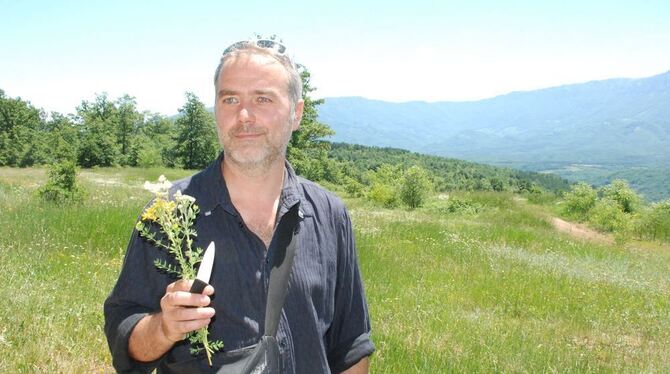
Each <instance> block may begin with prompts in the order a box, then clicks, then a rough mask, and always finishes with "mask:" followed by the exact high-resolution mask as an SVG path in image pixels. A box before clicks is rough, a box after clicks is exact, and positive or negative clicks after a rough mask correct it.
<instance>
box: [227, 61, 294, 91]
mask: <svg viewBox="0 0 670 374" xmlns="http://www.w3.org/2000/svg"><path fill="white" fill-rule="evenodd" d="M288 80H289V74H288V72H287V71H286V69H285V68H284V66H283V65H282V64H281V63H280V62H278V61H277V60H276V59H274V58H272V57H271V56H266V55H262V54H257V53H253V54H252V53H238V54H236V55H234V56H230V57H229V58H227V59H226V60H225V61H224V63H223V67H222V70H221V74H220V75H219V89H224V88H231V87H226V86H228V85H229V84H233V83H234V82H240V81H246V82H251V81H253V82H256V83H258V84H261V85H263V86H268V87H271V86H273V85H274V84H276V83H281V84H282V85H284V84H285V85H288Z"/></svg>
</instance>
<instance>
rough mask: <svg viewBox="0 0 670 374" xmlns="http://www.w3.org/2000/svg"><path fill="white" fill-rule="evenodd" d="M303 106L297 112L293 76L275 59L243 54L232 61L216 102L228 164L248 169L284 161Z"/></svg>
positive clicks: (221, 79)
mask: <svg viewBox="0 0 670 374" xmlns="http://www.w3.org/2000/svg"><path fill="white" fill-rule="evenodd" d="M302 107H303V102H302V101H300V102H299V103H297V104H296V106H295V110H294V111H291V103H290V100H289V97H288V73H287V72H286V70H285V69H284V67H283V66H282V65H281V64H280V63H279V62H277V61H275V60H274V59H273V58H271V57H269V56H264V55H258V54H249V53H242V54H239V55H237V56H235V57H232V58H231V59H229V60H228V61H226V62H225V64H224V66H223V69H222V71H221V74H220V76H219V80H218V82H217V91H216V104H215V114H216V123H217V129H218V134H219V142H220V143H221V145H222V146H223V150H224V152H225V155H226V160H227V161H230V162H232V163H234V164H236V165H237V166H239V167H242V168H245V169H255V168H257V167H259V166H260V167H262V166H269V165H271V164H272V163H274V162H277V161H278V160H282V161H283V159H284V156H285V152H286V146H287V144H288V142H289V140H290V139H291V133H292V132H293V131H294V130H297V129H298V126H299V124H300V118H301V115H302Z"/></svg>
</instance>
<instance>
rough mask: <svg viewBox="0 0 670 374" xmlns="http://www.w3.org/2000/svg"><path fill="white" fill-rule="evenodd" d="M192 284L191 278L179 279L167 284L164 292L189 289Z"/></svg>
mask: <svg viewBox="0 0 670 374" xmlns="http://www.w3.org/2000/svg"><path fill="white" fill-rule="evenodd" d="M192 285H193V281H192V280H187V279H180V280H178V281H176V282H172V283H170V284H168V286H167V288H166V289H165V293H170V292H177V291H188V290H190V289H191V286H192Z"/></svg>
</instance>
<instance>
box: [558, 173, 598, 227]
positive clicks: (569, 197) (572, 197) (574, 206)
mask: <svg viewBox="0 0 670 374" xmlns="http://www.w3.org/2000/svg"><path fill="white" fill-rule="evenodd" d="M597 198H598V194H597V193H596V190H594V189H593V187H591V186H590V185H588V184H586V183H584V182H580V183H577V184H575V185H573V186H572V187H571V188H570V192H567V193H565V195H564V202H563V204H564V205H563V210H564V212H565V213H566V214H568V215H570V216H573V217H576V218H578V219H581V220H584V219H586V218H587V216H588V214H589V211H590V210H591V209H592V208H593V207H594V206H595V205H596V199H597Z"/></svg>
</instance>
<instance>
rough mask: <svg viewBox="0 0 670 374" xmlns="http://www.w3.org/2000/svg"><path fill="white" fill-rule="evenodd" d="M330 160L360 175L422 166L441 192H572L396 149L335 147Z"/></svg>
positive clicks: (538, 178)
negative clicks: (538, 189)
mask: <svg viewBox="0 0 670 374" xmlns="http://www.w3.org/2000/svg"><path fill="white" fill-rule="evenodd" d="M329 157H330V158H333V159H335V160H338V161H344V162H348V163H350V165H352V166H353V167H355V168H356V169H357V172H358V173H359V174H363V173H365V172H366V171H367V170H376V169H377V168H378V167H379V166H380V165H381V164H390V165H396V164H399V165H402V166H403V168H408V167H410V166H413V165H419V166H422V167H424V168H425V169H427V170H429V171H430V172H431V173H432V174H433V175H434V176H435V177H436V178H437V179H438V181H437V186H436V187H437V189H438V190H442V191H444V190H495V189H498V190H512V191H515V190H526V191H527V190H530V189H531V188H532V186H534V185H536V186H538V187H541V188H543V189H545V190H547V191H551V192H560V191H566V190H568V189H569V187H570V186H569V182H568V181H567V180H565V179H562V178H560V177H558V176H556V175H553V174H540V173H535V172H527V171H520V170H514V169H510V168H502V167H496V166H491V165H486V164H480V163H475V162H468V161H462V160H457V159H450V158H445V157H440V156H430V155H423V154H419V153H416V152H410V151H407V150H403V149H397V148H388V147H385V148H382V147H369V146H363V145H353V144H345V143H333V145H332V148H331V151H330V154H329Z"/></svg>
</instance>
